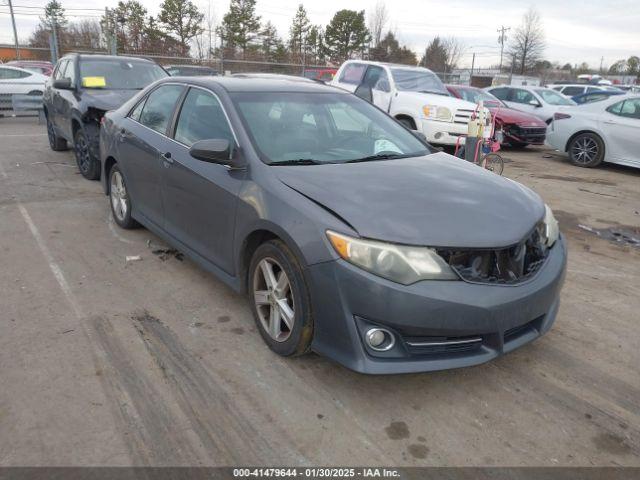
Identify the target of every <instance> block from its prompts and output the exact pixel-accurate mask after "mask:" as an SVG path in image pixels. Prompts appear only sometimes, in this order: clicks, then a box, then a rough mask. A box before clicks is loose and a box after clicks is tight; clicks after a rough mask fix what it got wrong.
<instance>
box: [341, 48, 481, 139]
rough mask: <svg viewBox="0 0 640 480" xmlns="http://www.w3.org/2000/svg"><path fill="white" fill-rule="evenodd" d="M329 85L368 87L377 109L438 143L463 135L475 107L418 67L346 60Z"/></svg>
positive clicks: (353, 89)
mask: <svg viewBox="0 0 640 480" xmlns="http://www.w3.org/2000/svg"><path fill="white" fill-rule="evenodd" d="M330 85H334V86H336V87H340V88H342V89H344V90H348V91H350V92H354V93H355V92H356V89H358V90H360V89H359V88H358V87H361V88H362V87H364V88H365V89H366V90H369V89H370V92H371V97H372V101H373V103H374V104H375V105H376V106H377V107H378V108H380V109H382V110H384V111H385V112H387V113H389V115H391V116H393V117H395V118H396V119H397V120H398V121H400V122H401V123H403V124H404V125H405V126H406V127H407V128H410V129H412V130H417V131H420V132H422V133H424V135H425V136H426V137H427V141H428V142H429V143H432V144H438V145H455V144H456V142H457V141H458V138H459V137H460V136H461V135H466V134H467V124H468V123H469V119H470V118H471V116H472V115H473V112H474V111H475V109H476V105H475V104H474V103H471V102H467V101H464V100H460V99H458V98H454V97H452V96H450V95H449V92H448V91H447V89H446V87H445V86H444V84H443V83H442V81H441V80H440V79H439V78H438V76H437V75H436V74H435V73H433V72H432V71H431V70H429V69H426V68H421V67H411V66H407V65H396V64H388V63H380V62H369V61H364V60H349V61H347V62H345V63H343V64H342V66H341V67H340V69H339V70H338V73H336V75H335V76H334V77H333V80H332V81H331V82H330ZM487 115H488V111H487Z"/></svg>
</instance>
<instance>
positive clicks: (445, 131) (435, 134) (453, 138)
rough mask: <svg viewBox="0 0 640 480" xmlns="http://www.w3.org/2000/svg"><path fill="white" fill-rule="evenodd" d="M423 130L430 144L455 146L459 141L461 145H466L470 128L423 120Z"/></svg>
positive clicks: (460, 124) (456, 124)
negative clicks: (465, 137)
mask: <svg viewBox="0 0 640 480" xmlns="http://www.w3.org/2000/svg"><path fill="white" fill-rule="evenodd" d="M421 130H422V133H424V136H425V137H427V141H428V142H429V143H433V144H436V145H455V144H456V143H457V142H458V141H459V142H460V144H461V145H464V140H465V139H464V136H465V135H467V132H468V127H467V125H466V124H462V123H454V122H438V121H436V120H422V128H421ZM460 137H462V138H460ZM458 139H460V140H458Z"/></svg>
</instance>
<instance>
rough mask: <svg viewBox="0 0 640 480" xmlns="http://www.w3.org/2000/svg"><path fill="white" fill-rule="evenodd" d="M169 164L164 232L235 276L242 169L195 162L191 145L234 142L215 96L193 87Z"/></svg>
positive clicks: (164, 194)
mask: <svg viewBox="0 0 640 480" xmlns="http://www.w3.org/2000/svg"><path fill="white" fill-rule="evenodd" d="M172 136H173V139H174V140H175V141H174V142H171V145H170V146H169V152H170V153H171V158H172V162H171V163H170V164H166V165H165V166H166V168H163V170H162V173H163V177H164V178H163V189H162V198H163V204H164V209H165V230H166V231H167V232H168V233H169V234H171V235H172V236H174V237H175V238H177V239H178V240H180V241H181V242H183V243H184V244H186V245H187V246H188V247H190V248H191V249H192V250H194V251H195V252H196V253H198V254H199V255H201V256H202V257H204V258H206V259H207V260H209V261H210V262H212V263H214V264H215V265H217V266H218V267H219V268H221V269H222V270H224V271H225V272H227V273H229V274H233V273H234V271H233V233H234V227H235V214H236V205H237V199H238V191H239V189H240V186H241V183H242V181H243V179H244V171H234V170H229V168H228V167H227V166H225V165H218V164H214V163H209V162H204V161H202V160H196V159H195V158H193V157H192V156H191V155H190V154H189V148H190V147H191V146H192V145H193V144H194V143H195V142H197V141H199V140H207V139H225V140H228V141H229V142H230V144H231V145H237V142H236V140H235V136H234V134H233V130H232V128H231V126H230V124H229V120H228V118H227V116H226V113H225V111H224V108H223V107H222V104H221V103H220V100H219V99H218V97H217V96H216V95H215V94H213V93H212V92H211V91H209V90H206V89H204V88H200V87H191V88H190V89H189V91H188V92H187V95H186V96H185V97H184V101H183V103H182V106H181V107H180V110H179V113H178V116H177V117H176V122H175V127H174V132H173V135H172Z"/></svg>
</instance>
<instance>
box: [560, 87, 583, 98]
mask: <svg viewBox="0 0 640 480" xmlns="http://www.w3.org/2000/svg"><path fill="white" fill-rule="evenodd" d="M562 93H563V95H566V96H567V97H573V96H574V95H580V94H581V93H584V87H566V88H565V89H564V90H562Z"/></svg>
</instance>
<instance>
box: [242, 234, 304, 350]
mask: <svg viewBox="0 0 640 480" xmlns="http://www.w3.org/2000/svg"><path fill="white" fill-rule="evenodd" d="M249 294H250V295H251V305H252V310H253V315H254V317H255V321H256V324H257V325H258V330H259V331H260V334H261V335H262V338H263V339H264V341H265V342H266V344H267V345H268V346H269V348H270V349H271V350H273V351H274V352H276V353H277V354H279V355H282V356H284V357H288V356H293V355H302V354H304V353H307V352H308V351H309V347H310V345H311V340H312V339H313V318H312V314H311V301H310V298H309V291H308V288H307V285H306V282H305V280H304V277H303V275H302V269H301V268H300V264H299V263H298V260H297V259H296V258H295V256H294V255H293V253H292V252H291V250H289V248H287V246H286V245H285V244H284V243H283V242H281V241H280V240H271V241H268V242H266V243H263V244H262V245H260V246H259V247H258V249H257V250H256V252H255V253H254V255H253V258H252V260H251V265H250V266H249Z"/></svg>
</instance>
